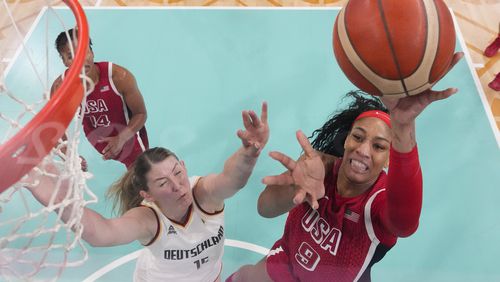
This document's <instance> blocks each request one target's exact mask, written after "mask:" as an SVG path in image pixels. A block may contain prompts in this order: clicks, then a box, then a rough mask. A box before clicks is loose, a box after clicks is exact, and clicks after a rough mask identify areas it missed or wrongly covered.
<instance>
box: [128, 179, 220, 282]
mask: <svg viewBox="0 0 500 282" xmlns="http://www.w3.org/2000/svg"><path fill="white" fill-rule="evenodd" d="M198 180H199V177H190V178H189V182H190V183H191V189H193V187H194V186H195V184H196V182H197V181H198ZM193 199H194V201H193V202H194V203H193V204H192V205H191V207H190V208H189V215H188V220H187V221H186V224H185V225H182V224H180V223H178V222H175V221H173V220H170V219H168V218H167V217H166V216H165V215H163V213H161V212H160V209H159V208H158V207H157V206H156V205H154V204H151V203H144V202H143V204H145V205H147V206H151V207H152V208H153V209H154V210H155V212H156V214H157V215H158V216H159V221H160V224H159V225H160V228H159V229H160V230H159V231H158V233H157V236H156V237H155V239H154V241H153V242H152V243H150V244H149V245H148V246H147V247H145V248H144V249H143V250H142V251H141V254H140V255H139V258H138V259H137V265H136V269H135V273H134V281H136V282H138V281H141V282H142V281H148V282H152V281H176V282H183V281H193V282H194V281H196V282H199V281H207V282H212V281H215V280H216V279H217V278H218V277H219V275H220V273H221V270H222V255H223V252H224V210H222V211H220V212H216V213H214V214H210V213H207V212H204V211H203V210H202V209H201V208H200V207H199V206H198V204H197V202H196V199H195V198H194V197H193Z"/></svg>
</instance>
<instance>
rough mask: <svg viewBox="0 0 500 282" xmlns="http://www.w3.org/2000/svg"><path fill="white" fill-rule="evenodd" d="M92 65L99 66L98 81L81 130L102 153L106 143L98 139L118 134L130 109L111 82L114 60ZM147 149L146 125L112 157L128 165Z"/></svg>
mask: <svg viewBox="0 0 500 282" xmlns="http://www.w3.org/2000/svg"><path fill="white" fill-rule="evenodd" d="M95 65H96V66H97V67H98V68H99V73H100V75H99V81H98V82H97V84H96V85H95V87H94V91H92V93H90V94H89V95H88V96H87V101H86V105H85V112H84V116H83V130H84V132H85V135H86V136H87V139H88V140H89V142H90V144H92V146H94V148H95V149H96V150H97V151H98V152H99V153H101V154H102V151H103V149H104V148H105V147H106V145H107V143H106V142H99V141H100V140H101V139H102V138H103V137H112V136H116V135H118V133H119V132H120V131H121V130H122V129H123V128H125V127H126V126H127V124H128V123H129V120H130V118H131V117H132V112H131V111H130V109H129V108H128V107H127V104H126V103H125V99H124V97H123V95H122V94H120V93H119V92H118V90H117V89H116V86H115V84H114V83H113V78H112V74H113V63H111V62H96V63H95ZM148 148H149V144H148V136H147V132H146V128H145V127H142V128H141V129H140V130H139V131H138V132H136V134H135V136H134V137H132V138H130V139H129V140H128V141H127V142H126V143H125V144H124V145H123V148H122V151H121V152H120V154H118V156H116V157H115V158H114V159H115V160H117V161H120V162H122V163H123V164H125V165H126V166H127V167H129V166H130V165H131V164H132V163H133V162H134V161H135V159H136V158H137V157H138V156H139V155H140V154H141V153H142V152H144V151H145V150H146V149H148Z"/></svg>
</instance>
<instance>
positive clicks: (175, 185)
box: [172, 179, 181, 192]
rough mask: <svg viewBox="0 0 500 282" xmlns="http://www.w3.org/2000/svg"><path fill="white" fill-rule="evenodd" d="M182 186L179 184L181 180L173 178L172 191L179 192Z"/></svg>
mask: <svg viewBox="0 0 500 282" xmlns="http://www.w3.org/2000/svg"><path fill="white" fill-rule="evenodd" d="M180 188H181V186H180V185H179V182H178V181H177V180H175V179H173V180H172V192H178V191H179V190H180Z"/></svg>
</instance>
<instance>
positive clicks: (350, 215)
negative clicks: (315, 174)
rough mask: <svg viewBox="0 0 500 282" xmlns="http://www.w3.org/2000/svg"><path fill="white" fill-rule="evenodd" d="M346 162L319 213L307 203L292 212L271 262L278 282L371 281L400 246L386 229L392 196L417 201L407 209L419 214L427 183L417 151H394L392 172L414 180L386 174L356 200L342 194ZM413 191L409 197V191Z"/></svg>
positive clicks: (331, 175)
mask: <svg viewBox="0 0 500 282" xmlns="http://www.w3.org/2000/svg"><path fill="white" fill-rule="evenodd" d="M341 161H342V160H341V159H339V160H337V161H336V162H335V165H334V167H333V169H332V171H330V172H327V175H326V177H325V197H324V198H322V199H321V200H320V201H319V208H318V209H317V210H313V209H312V208H311V207H310V206H309V204H307V203H304V204H302V205H299V206H297V207H295V208H294V209H292V210H291V211H290V213H289V215H288V218H287V221H286V225H285V232H284V235H283V237H282V238H281V239H279V240H278V241H277V242H276V243H275V244H274V246H273V247H272V249H271V251H270V252H269V254H268V256H267V259H266V268H267V272H268V274H269V276H270V277H271V278H272V279H273V280H274V281H370V269H371V267H372V266H373V264H375V263H376V262H378V261H379V260H380V259H382V258H383V257H384V255H385V254H386V253H387V251H389V250H390V249H391V248H392V247H393V246H394V245H395V244H396V240H397V236H395V235H393V234H392V233H391V232H389V231H388V230H387V228H385V227H384V226H385V225H384V224H382V222H388V219H387V218H386V217H387V212H385V211H386V208H387V207H388V202H389V199H388V198H389V196H388V195H389V194H390V195H391V201H395V202H397V203H399V202H400V201H407V200H408V199H406V196H409V197H412V196H415V199H414V200H409V201H408V202H407V203H408V205H410V206H412V207H415V209H417V210H418V213H419V211H420V207H421V187H422V181H421V172H420V165H419V163H418V153H417V150H416V148H415V149H414V150H413V151H412V152H410V153H407V154H400V153H397V152H395V151H394V150H391V162H390V164H391V167H390V168H389V169H392V167H394V172H398V171H399V170H405V169H407V170H406V172H407V173H409V174H410V177H408V175H407V174H405V173H403V174H405V175H404V176H403V177H401V176H398V175H394V176H391V177H393V179H389V178H388V176H387V174H386V173H385V172H384V171H382V172H381V173H380V175H379V177H378V179H377V181H376V182H375V184H374V185H373V186H372V188H371V189H369V190H368V191H366V192H365V193H363V194H361V195H359V196H356V197H352V198H344V197H342V196H340V195H339V194H338V193H337V187H336V183H337V175H338V171H339V167H340V163H341ZM393 161H394V162H396V163H393ZM408 168H409V169H408ZM390 174H394V173H391V172H390ZM413 177H415V178H413ZM408 182H413V184H414V185H413V184H408ZM389 183H390V185H391V187H392V189H391V187H389V186H388V185H389ZM393 187H398V188H397V189H399V190H403V192H404V193H402V192H401V191H396V189H395V188H393ZM415 187H416V188H415ZM407 188H408V190H409V191H404V189H407ZM393 191H396V192H395V193H393ZM391 193H392V194H391ZM419 194H420V199H419V198H418V195H419ZM401 195H403V196H404V197H402V196H401ZM392 207H393V205H392V204H391V208H392ZM392 211H393V212H394V210H392ZM396 212H397V211H396ZM417 218H418V216H417ZM391 220H394V219H393V218H391ZM397 220H405V218H404V217H403V218H401V219H399V218H398V219H397ZM417 224H418V220H417ZM396 226H398V225H397V224H396ZM411 228H416V226H414V227H413V226H412V227H411Z"/></svg>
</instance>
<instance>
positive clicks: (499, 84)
mask: <svg viewBox="0 0 500 282" xmlns="http://www.w3.org/2000/svg"><path fill="white" fill-rule="evenodd" d="M499 49H500V23H499V24H498V34H497V38H495V40H493V42H491V43H490V45H488V46H487V47H486V49H484V55H485V56H486V57H489V58H491V57H493V56H495V55H496V54H497V53H498V50H499ZM488 86H489V87H490V88H491V89H493V90H495V91H500V72H499V73H497V74H496V76H495V78H494V79H493V80H492V81H491V82H490V83H488Z"/></svg>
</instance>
